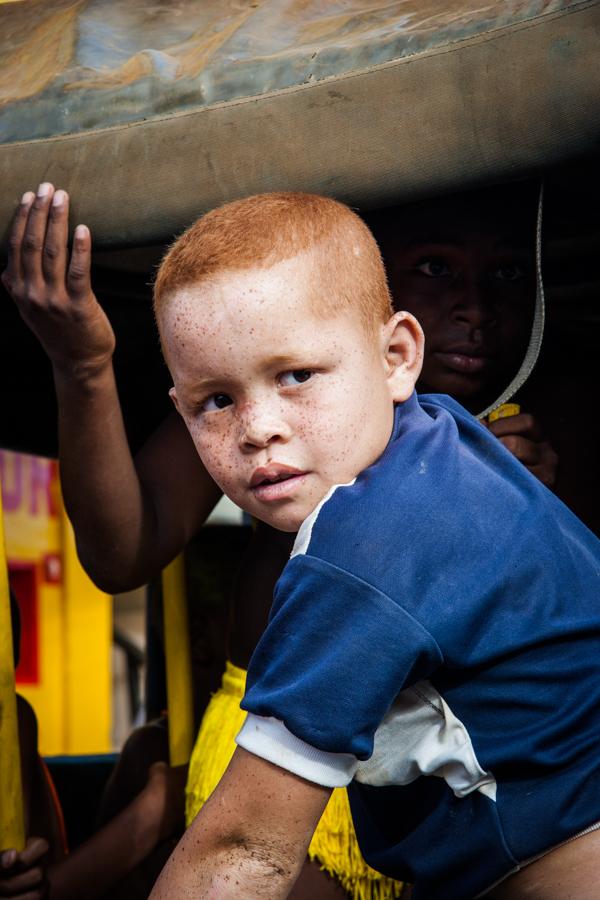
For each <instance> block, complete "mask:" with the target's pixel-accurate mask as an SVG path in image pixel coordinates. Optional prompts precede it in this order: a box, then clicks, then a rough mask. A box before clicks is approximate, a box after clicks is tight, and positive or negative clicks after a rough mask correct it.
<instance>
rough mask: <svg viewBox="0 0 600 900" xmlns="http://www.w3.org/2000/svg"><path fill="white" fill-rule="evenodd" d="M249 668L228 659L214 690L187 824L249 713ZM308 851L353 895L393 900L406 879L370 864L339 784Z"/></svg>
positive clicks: (195, 761)
mask: <svg viewBox="0 0 600 900" xmlns="http://www.w3.org/2000/svg"><path fill="white" fill-rule="evenodd" d="M245 688H246V673H245V671H244V670H243V669H239V668H238V667H237V666H234V665H233V664H232V663H229V662H228V663H227V668H226V670H225V672H224V674H223V681H222V684H221V687H220V689H219V690H218V691H217V692H216V694H214V695H213V697H212V699H211V701H210V703H209V704H208V707H207V709H206V712H205V713H204V718H203V719H202V724H201V726H200V731H199V732H198V737H197V738H196V744H195V746H194V749H193V751H192V758H191V760H190V769H189V774H188V780H187V785H186V810H185V814H186V824H187V825H189V824H190V822H191V821H192V819H194V817H195V816H196V815H197V813H198V812H199V810H200V809H201V808H202V806H203V804H204V803H205V802H206V800H207V799H208V798H209V796H210V795H211V794H212V792H213V791H214V789H215V788H216V786H217V784H218V783H219V781H220V780H221V776H222V775H223V773H224V772H225V769H226V768H227V766H228V764H229V760H230V759H231V757H232V756H233V751H234V750H235V736H236V734H237V733H238V731H239V730H240V728H241V727H242V725H243V722H244V718H245V716H246V713H245V712H244V711H243V710H242V709H240V700H241V699H242V697H243V696H244V690H245ZM308 855H309V857H310V858H311V859H313V860H316V861H317V862H319V863H320V865H321V867H322V868H323V869H325V870H326V871H327V872H329V874H330V875H334V876H335V877H336V878H337V879H338V881H339V882H340V883H341V885H342V887H343V888H344V890H346V891H347V892H348V894H349V895H350V896H351V897H352V898H353V900H392V898H397V897H400V896H401V894H402V887H403V886H402V884H401V882H398V881H393V880H392V879H391V878H386V877H385V875H381V874H380V873H379V872H376V871H375V870H374V869H372V868H371V867H370V866H368V865H367V864H366V862H365V861H364V859H363V858H362V855H361V852H360V850H359V849H358V843H357V841H356V835H355V834H354V826H353V825H352V818H351V815H350V805H349V803H348V794H347V793H346V789H345V788H336V789H335V790H334V791H333V793H332V795H331V798H330V800H329V803H328V804H327V807H326V808H325V812H324V813H323V815H322V816H321V820H320V822H319V824H318V826H317V829H316V831H315V833H314V835H313V839H312V841H311V844H310V847H309V849H308Z"/></svg>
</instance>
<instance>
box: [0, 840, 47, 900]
mask: <svg viewBox="0 0 600 900" xmlns="http://www.w3.org/2000/svg"><path fill="white" fill-rule="evenodd" d="M47 852H48V842H47V841H45V840H44V838H40V837H31V838H29V839H28V840H27V845H26V847H25V849H24V850H22V851H21V852H20V853H17V851H16V850H4V851H3V852H0V897H13V898H16V900H44V898H45V897H47V896H48V883H47V881H46V875H45V872H44V868H43V867H42V866H41V865H40V862H41V859H42V857H43V856H45V854H46V853H47Z"/></svg>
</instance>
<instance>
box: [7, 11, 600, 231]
mask: <svg viewBox="0 0 600 900" xmlns="http://www.w3.org/2000/svg"><path fill="white" fill-rule="evenodd" d="M599 38H600V3H599V2H598V0H502V2H487V3H486V2H485V0H484V2H481V0H446V2H440V0H397V2H391V3H390V2H384V0H371V2H367V0H337V2H336V0H332V2H328V3H323V2H320V0H303V2H302V0H253V2H249V0H237V2H236V0H204V2H202V3H198V2H196V0H163V2H154V3H149V2H143V0H25V2H12V3H7V4H3V5H0V60H1V61H2V62H1V64H0V66H1V68H0V177H1V178H2V184H3V189H2V192H1V196H0V223H1V225H2V226H3V227H4V225H5V223H6V221H7V219H8V218H9V216H10V213H11V211H12V209H13V207H14V204H15V202H16V201H17V200H18V198H19V196H20V194H21V193H22V191H24V190H25V189H27V188H30V187H31V186H35V184H37V182H38V181H39V180H42V179H46V178H47V179H49V180H52V181H54V182H55V183H57V184H60V185H61V186H64V187H66V188H68V189H69V190H70V191H71V192H72V194H73V196H74V198H75V211H74V212H75V218H77V220H82V221H86V222H87V223H88V224H89V225H90V226H91V227H92V229H93V231H94V235H95V239H96V242H97V244H99V245H105V246H110V245H115V246H125V245H132V244H145V243H150V242H158V241H162V240H165V239H168V238H169V237H170V236H171V235H172V234H173V233H174V232H176V231H178V230H180V229H181V228H183V227H184V226H185V225H186V224H188V223H189V221H190V220H191V219H193V218H194V217H195V216H196V215H198V213H200V212H202V211H203V210H205V209H207V208H210V207H212V206H214V205H216V204H218V203H221V202H223V201H225V200H227V199H230V198H233V197H237V196H241V195H243V194H248V193H252V192H256V191H262V190H273V189H281V188H295V189H304V190H313V191H320V192H324V193H329V194H333V195H335V196H337V197H339V198H341V199H344V200H347V201H350V202H352V203H357V204H360V205H362V206H369V205H371V206H372V205H378V204H381V203H392V202H397V201H401V200H406V199H412V198H414V197H418V196H422V195H425V194H431V193H435V192H438V191H440V190H449V189H458V188H460V187H468V186H470V185H473V184H477V183H480V182H483V181H489V180H490V179H498V178H506V177H513V176H517V175H522V174H527V173H529V172H532V171H534V170H536V169H538V168H540V167H541V166H544V165H547V164H551V163H555V162H558V161H561V160H564V159H568V158H570V157H573V156H574V155H577V154H580V153H587V154H589V153H590V152H593V150H594V149H595V148H597V147H598V138H599V135H600V101H599V97H600V66H598V63H597V60H598V46H599Z"/></svg>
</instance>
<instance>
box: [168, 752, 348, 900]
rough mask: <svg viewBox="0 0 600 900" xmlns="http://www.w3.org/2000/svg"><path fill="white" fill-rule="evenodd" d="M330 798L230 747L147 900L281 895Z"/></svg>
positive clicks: (271, 898) (274, 898) (250, 899)
mask: <svg viewBox="0 0 600 900" xmlns="http://www.w3.org/2000/svg"><path fill="white" fill-rule="evenodd" d="M330 793H331V789H330V788H326V787H321V786H320V785H317V784H313V783H312V782H310V781H305V780H304V779H303V778H299V777H298V776H297V775H293V774H291V773H290V772H288V771H286V770H285V769H281V768H279V767H278V766H275V765H273V764H272V763H269V762H266V761H265V760H263V759H260V758H259V757H258V756H254V755H253V754H251V753H248V752H247V751H246V750H243V749H242V748H241V747H238V748H237V749H236V751H235V753H234V755H233V758H232V760H231V762H230V764H229V767H228V769H227V771H226V772H225V775H224V776H223V778H222V779H221V781H220V782H219V785H218V787H217V788H216V790H215V791H214V793H213V794H212V795H211V797H210V798H209V800H208V801H207V803H206V804H205V805H204V806H203V807H202V810H201V811H200V813H199V814H198V815H197V816H196V818H195V819H194V821H193V822H192V824H191V825H190V827H189V828H188V830H187V831H186V833H185V835H184V836H183V837H182V839H181V841H180V842H179V844H178V845H177V847H176V848H175V850H174V851H173V853H172V855H171V857H170V859H169V861H168V863H167V865H166V866H165V868H164V869H163V871H162V874H161V876H160V878H159V879H158V881H157V883H156V885H155V886H154V890H153V891H152V894H151V895H150V900H170V898H172V897H206V898H213V897H215V898H216V897H219V898H223V900H230V898H231V900H234V898H239V900H254V898H268V900H279V898H283V897H287V896H288V894H289V892H290V890H291V888H292V887H293V884H294V882H295V880H296V878H297V877H298V874H299V872H300V869H301V867H302V864H303V862H304V860H305V858H306V852H307V850H308V845H309V843H310V839H311V837H312V835H313V832H314V830H315V828H316V826H317V823H318V821H319V819H320V817H321V814H322V812H323V810H324V809H325V806H326V804H327V801H328V799H329V795H330Z"/></svg>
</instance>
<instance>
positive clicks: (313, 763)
mask: <svg viewBox="0 0 600 900" xmlns="http://www.w3.org/2000/svg"><path fill="white" fill-rule="evenodd" d="M235 741H236V744H238V745H239V746H240V747H243V748H244V750H248V751H249V752H250V753H254V755H255V756H260V757H262V759H266V760H267V762H272V763H274V764H275V765H276V766H280V767H281V768H282V769H287V770H288V772H293V773H294V775H299V776H300V777H301V778H306V780H307V781H313V782H315V784H322V785H323V786H324V787H331V788H335V787H345V786H346V785H347V784H350V782H351V781H352V778H353V777H354V773H355V771H356V768H357V766H358V760H357V758H356V757H355V756H353V754H352V753H329V752H327V751H326V750H319V749H317V747H313V746H312V745H311V744H307V743H306V742H305V741H303V740H301V739H300V738H298V737H296V735H294V734H292V732H291V731H288V729H287V728H286V727H285V725H284V724H283V722H280V721H279V719H274V718H272V717H270V716H269V717H268V718H267V717H264V716H256V715H254V713H248V715H247V716H246V720H245V722H244V724H243V725H242V728H241V730H240V732H239V734H238V736H237V737H236V739H235Z"/></svg>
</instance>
